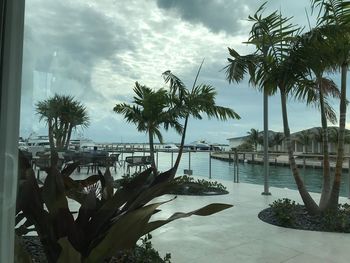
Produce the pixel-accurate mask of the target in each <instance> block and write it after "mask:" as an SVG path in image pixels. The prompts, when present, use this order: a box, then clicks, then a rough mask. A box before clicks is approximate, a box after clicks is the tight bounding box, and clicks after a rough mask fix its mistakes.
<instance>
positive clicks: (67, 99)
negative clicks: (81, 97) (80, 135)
mask: <svg viewBox="0 0 350 263" xmlns="http://www.w3.org/2000/svg"><path fill="white" fill-rule="evenodd" d="M36 112H37V114H39V117H40V120H45V122H46V124H47V126H48V134H49V141H50V146H51V150H55V151H57V150H64V149H65V150H66V149H67V148H68V145H69V142H70V138H71V135H72V131H73V129H75V128H77V127H78V126H80V127H83V128H85V127H88V126H89V117H88V115H87V111H86V107H85V106H84V105H83V104H81V103H80V102H79V101H77V100H75V99H74V97H72V96H66V95H58V94H55V95H54V96H53V97H52V98H49V99H47V100H43V101H39V102H38V103H37V104H36Z"/></svg>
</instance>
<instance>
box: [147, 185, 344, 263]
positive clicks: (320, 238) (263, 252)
mask: <svg viewBox="0 0 350 263" xmlns="http://www.w3.org/2000/svg"><path fill="white" fill-rule="evenodd" d="M224 184H225V185H226V186H227V187H228V190H229V191H230V194H228V195H222V196H210V197H202V196H200V197H198V196H178V198H177V199H175V200H174V201H172V202H171V203H168V204H165V205H163V206H162V207H161V209H162V212H161V213H159V214H158V215H157V217H161V218H164V217H167V216H169V215H171V214H172V213H174V212H179V211H183V212H187V211H190V210H193V209H196V208H199V207H201V206H204V205H206V204H209V203H214V202H222V203H229V204H233V205H234V207H233V208H230V209H228V210H225V211H223V212H220V213H218V214H215V215H212V216H209V217H198V216H192V217H189V218H185V219H180V220H177V221H174V222H172V223H170V224H168V225H166V226H163V227H162V228H160V229H158V230H156V231H154V232H153V233H152V235H153V239H152V243H153V245H154V247H155V248H156V249H157V250H158V251H159V252H160V254H161V255H162V256H164V255H165V253H167V252H170V253H171V256H172V262H174V263H191V262H199V263H206V262H207V263H216V262H218V263H226V262H230V263H231V262H242V263H250V262H259V263H263V262H268V263H275V262H276V263H277V262H278V263H279V262H288V263H292V262H298V263H303V262H305V263H313V262H317V263H321V262H327V263H342V262H344V263H345V262H346V263H348V262H349V260H350V234H340V233H324V232H313V231H302V230H293V229H287V228H281V227H276V226H273V225H269V224H267V223H264V222H262V221H260V219H258V217H257V215H258V213H259V211H261V210H262V209H264V208H266V207H268V204H270V203H272V202H273V200H275V199H278V198H284V197H287V198H290V199H293V200H296V201H298V202H301V200H300V197H299V194H298V192H297V191H294V190H288V189H279V188H270V191H271V193H272V195H271V196H262V195H261V194H260V193H261V192H262V190H263V187H262V186H260V185H252V184H245V183H239V184H234V183H231V182H224ZM313 196H315V197H316V198H317V197H318V194H314V195H313ZM168 197H169V196H168ZM165 198H166V197H165ZM162 199H163V198H162ZM341 201H342V202H349V200H348V199H346V198H344V199H341Z"/></svg>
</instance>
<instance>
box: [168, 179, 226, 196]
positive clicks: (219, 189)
mask: <svg viewBox="0 0 350 263" xmlns="http://www.w3.org/2000/svg"><path fill="white" fill-rule="evenodd" d="M170 193H172V194H189V195H207V194H227V193H228V191H227V189H226V187H225V186H224V185H223V184H221V183H219V182H217V181H214V182H212V181H207V180H204V179H197V180H195V179H194V178H193V177H192V176H188V175H183V176H179V177H176V178H175V180H174V189H173V190H172V191H171V192H170Z"/></svg>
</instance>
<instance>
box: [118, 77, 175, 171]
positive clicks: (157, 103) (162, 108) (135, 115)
mask: <svg viewBox="0 0 350 263" xmlns="http://www.w3.org/2000/svg"><path fill="white" fill-rule="evenodd" d="M134 92H135V96H134V100H133V105H130V104H127V103H120V104H117V105H116V106H115V107H114V108H113V111H114V112H116V113H120V114H122V115H124V118H125V119H126V121H127V122H130V123H134V124H135V125H136V126H137V130H138V131H140V132H146V133H148V139H149V145H150V156H151V167H152V168H153V171H154V172H156V171H157V167H156V164H155V158H154V137H157V138H158V140H159V141H160V142H161V143H162V142H163V136H162V134H161V131H160V128H161V127H162V126H163V127H164V128H165V129H166V130H167V129H168V128H169V127H172V128H174V129H175V130H176V131H177V132H179V133H181V132H182V126H181V125H180V124H179V122H178V121H177V114H175V112H174V110H173V109H171V108H170V107H169V102H170V101H169V96H168V95H169V94H168V93H167V91H166V90H164V89H159V90H157V91H154V90H152V89H150V88H148V87H146V86H143V85H140V84H139V83H138V82H136V83H135V87H134Z"/></svg>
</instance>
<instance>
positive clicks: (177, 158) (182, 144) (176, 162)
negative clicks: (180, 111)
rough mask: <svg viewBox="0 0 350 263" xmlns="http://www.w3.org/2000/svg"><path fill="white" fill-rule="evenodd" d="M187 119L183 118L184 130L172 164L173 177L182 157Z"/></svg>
mask: <svg viewBox="0 0 350 263" xmlns="http://www.w3.org/2000/svg"><path fill="white" fill-rule="evenodd" d="M188 118H189V115H187V116H186V118H185V123H184V128H183V130H182V136H181V143H180V148H179V152H178V154H177V157H176V161H175V164H174V167H173V173H174V176H175V174H176V172H177V169H178V167H179V164H180V161H181V157H182V153H183V149H184V145H185V138H186V131H187V123H188Z"/></svg>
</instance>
